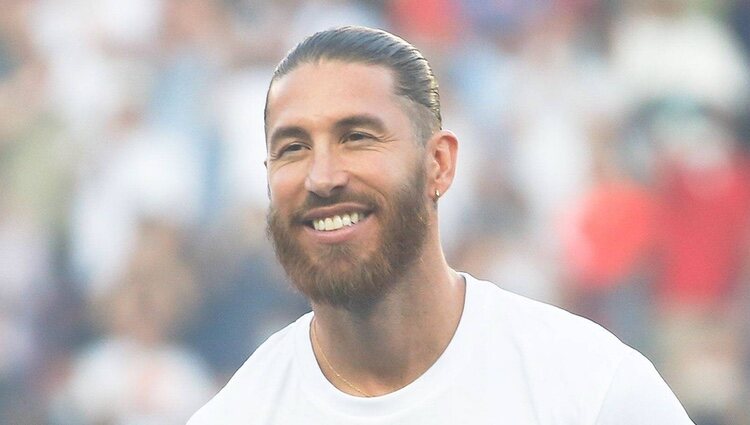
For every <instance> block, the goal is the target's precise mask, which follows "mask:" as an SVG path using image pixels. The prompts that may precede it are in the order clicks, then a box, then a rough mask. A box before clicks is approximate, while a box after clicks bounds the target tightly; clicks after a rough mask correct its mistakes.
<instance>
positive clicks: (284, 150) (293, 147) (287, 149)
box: [276, 142, 305, 157]
mask: <svg viewBox="0 0 750 425" xmlns="http://www.w3.org/2000/svg"><path fill="white" fill-rule="evenodd" d="M303 149H305V145H304V144H302V143H296V142H295V143H290V144H288V145H284V146H282V147H281V148H280V149H279V150H278V151H277V152H276V157H281V156H284V155H286V154H291V153H294V152H299V151H301V150H303Z"/></svg>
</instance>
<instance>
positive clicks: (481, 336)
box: [189, 27, 692, 425]
mask: <svg viewBox="0 0 750 425" xmlns="http://www.w3.org/2000/svg"><path fill="white" fill-rule="evenodd" d="M265 114H266V115H265V119H266V144H267V149H268V158H267V163H266V166H267V169H268V185H269V194H270V200H271V207H270V211H269V214H268V229H269V233H270V235H271V236H272V239H273V241H274V245H275V248H276V252H277V255H278V258H279V260H280V262H281V263H282V265H283V266H284V268H285V270H286V272H287V274H288V275H289V277H290V279H291V281H292V282H293V283H294V284H295V286H296V287H297V288H298V289H299V290H300V291H301V292H302V293H303V294H304V295H306V296H307V297H308V298H309V300H310V302H311V304H312V308H313V312H312V313H309V314H307V315H305V316H303V317H301V318H300V319H299V320H297V321H296V322H295V323H293V324H292V325H290V326H288V327H287V328H285V329H284V330H282V331H280V332H278V333H277V334H275V335H274V336H272V337H271V338H269V339H268V341H266V343H264V344H263V345H262V346H261V347H260V348H259V349H258V350H257V351H256V352H255V353H254V354H253V355H252V356H251V357H250V359H249V360H248V361H247V362H246V363H245V365H243V366H242V368H241V369H240V370H239V371H238V372H237V373H236V374H235V376H234V377H233V378H232V379H231V381H230V382H229V383H228V384H227V385H226V387H225V388H224V389H223V390H222V391H221V392H220V393H219V394H218V395H217V396H216V397H215V398H214V399H213V400H212V401H211V402H209V403H208V404H207V405H206V406H205V407H204V408H203V409H201V410H200V411H199V412H198V413H196V414H195V415H194V417H193V418H192V419H191V421H190V422H189V424H190V425H204V424H222V425H229V424H325V425H336V424H341V425H344V424H346V425H352V424H430V425H435V424H514V425H520V424H540V425H543V424H571V425H574V424H575V425H581V424H598V425H604V424H623V425H625V424H627V425H636V424H653V425H657V424H658V425H664V424H672V425H679V424H691V423H692V422H691V421H690V419H689V418H688V417H687V415H686V414H685V412H684V410H683V409H682V407H681V406H680V404H679V402H678V401H677V400H676V399H675V397H674V395H673V394H672V393H671V391H670V390H669V388H668V387H667V385H666V384H665V383H664V381H663V380H662V379H661V378H660V377H659V375H658V373H657V372H656V371H655V370H654V368H653V366H652V365H651V364H650V363H649V362H648V360H646V359H645V358H644V357H643V356H641V355H640V354H639V353H638V352H636V351H634V350H633V349H631V348H629V347H627V346H625V345H624V344H622V343H621V342H620V341H618V340H617V339H616V338H615V337H614V336H612V335H611V334H609V333H608V332H606V331H605V330H603V329H602V328H600V327H599V326H597V325H595V324H593V323H591V322H589V321H587V320H585V319H582V318H580V317H577V316H573V315H571V314H569V313H566V312H564V311H562V310H559V309H557V308H555V307H551V306H548V305H545V304H541V303H538V302H535V301H531V300H528V299H525V298H522V297H520V296H517V295H513V294H511V293H508V292H506V291H503V290H501V289H499V288H498V287H496V286H495V285H493V284H491V283H489V282H482V281H478V280H476V279H475V278H473V277H471V276H469V275H468V274H464V273H458V272H456V271H454V270H453V269H451V268H450V266H449V265H448V264H447V263H446V260H445V258H444V255H443V251H442V248H441V246H440V238H439V234H438V208H437V204H438V202H439V199H440V197H441V196H442V194H443V193H445V192H446V191H447V190H448V189H449V187H450V186H451V183H452V181H453V177H454V173H455V167H456V153H457V147H458V140H457V139H456V136H455V135H453V134H452V133H451V132H449V131H446V130H442V129H441V118H440V103H439V96H438V90H437V82H436V80H435V77H434V76H433V74H432V71H431V69H430V66H429V64H428V63H427V61H426V60H425V59H424V58H423V57H422V55H421V54H420V53H419V51H417V50H416V49H415V48H414V47H413V46H411V45H410V44H408V43H407V42H405V41H404V40H402V39H400V38H397V37H395V36H393V35H391V34H388V33H386V32H383V31H378V30H372V29H367V28H361V27H344V28H339V29H333V30H329V31H324V32H321V33H317V34H315V35H313V36H311V37H310V38H308V39H306V40H305V41H303V42H302V43H301V44H299V45H298V46H297V47H296V48H295V49H293V50H292V51H291V52H290V53H289V54H288V55H287V57H286V58H284V60H283V61H282V62H281V63H280V64H279V66H278V67H277V69H276V71H275V73H274V76H273V79H272V80H271V84H270V88H269V91H268V97H267V100H266V112H265Z"/></svg>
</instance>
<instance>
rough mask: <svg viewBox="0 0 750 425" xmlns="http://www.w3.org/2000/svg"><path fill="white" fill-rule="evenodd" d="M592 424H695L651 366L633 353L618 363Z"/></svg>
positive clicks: (643, 358) (640, 356) (636, 353)
mask: <svg viewBox="0 0 750 425" xmlns="http://www.w3.org/2000/svg"><path fill="white" fill-rule="evenodd" d="M595 424H596V425H663V424H670V425H695V424H694V423H693V421H691V420H690V418H689V417H688V415H687V413H686V412H685V409H684V408H683V407H682V405H681V404H680V402H679V401H678V400H677V397H675V395H674V393H672V390H671V389H670V388H669V386H667V383H666V382H664V379H662V377H661V376H660V375H659V372H657V371H656V368H654V366H653V364H651V362H650V361H648V360H647V359H646V358H645V357H644V356H643V355H641V354H640V353H638V352H637V351H632V352H631V353H629V354H628V355H627V356H626V357H625V358H624V359H623V361H622V363H621V364H620V366H619V367H618V369H617V371H616V372H615V375H614V377H613V378H612V383H611V385H610V387H609V390H608V391H607V394H606V396H605V397H604V401H603V403H602V406H601V410H600V411H599V415H598V417H597V420H596V422H595Z"/></svg>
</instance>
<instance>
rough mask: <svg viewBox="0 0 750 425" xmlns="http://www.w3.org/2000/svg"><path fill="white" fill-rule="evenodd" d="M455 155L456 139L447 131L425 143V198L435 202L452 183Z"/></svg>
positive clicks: (441, 131) (454, 172) (434, 135)
mask: <svg viewBox="0 0 750 425" xmlns="http://www.w3.org/2000/svg"><path fill="white" fill-rule="evenodd" d="M457 154H458V138H457V137H456V135H455V134H453V133H452V132H450V131H448V130H440V131H438V132H436V133H435V134H433V135H432V137H431V138H430V139H429V140H428V141H427V145H426V155H427V185H426V186H427V187H426V189H427V191H428V193H427V196H428V197H429V198H431V199H433V200H434V201H436V202H437V198H438V197H440V196H442V195H443V194H444V193H446V192H447V191H448V189H449V188H450V186H451V184H452V183H453V178H454V176H455V175H456V159H457ZM436 191H437V192H436ZM436 193H439V194H440V195H436Z"/></svg>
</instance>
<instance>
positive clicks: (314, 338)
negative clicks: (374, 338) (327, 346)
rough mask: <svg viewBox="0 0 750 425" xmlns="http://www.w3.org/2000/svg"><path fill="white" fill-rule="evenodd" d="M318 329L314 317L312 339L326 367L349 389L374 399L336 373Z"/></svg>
mask: <svg viewBox="0 0 750 425" xmlns="http://www.w3.org/2000/svg"><path fill="white" fill-rule="evenodd" d="M316 328H317V322H316V321H315V317H313V319H312V339H313V343H314V344H315V345H317V346H318V350H319V351H320V355H321V356H322V357H323V361H324V362H325V363H326V366H328V368H329V369H331V372H333V374H334V375H336V378H338V379H340V380H341V381H342V382H343V383H345V384H346V385H347V386H348V387H349V388H351V389H353V390H354V391H356V392H357V393H359V394H361V395H362V396H364V397H373V396H372V395H371V394H368V393H366V392H364V391H362V390H361V389H359V387H357V386H356V385H354V384H352V383H351V382H349V380H348V379H346V378H344V377H343V376H341V374H340V373H338V372H337V371H336V369H335V368H334V367H333V365H332V364H331V362H330V361H328V357H327V356H326V353H325V351H323V347H322V346H321V345H320V342H319V341H318V333H317V332H316Z"/></svg>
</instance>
